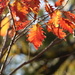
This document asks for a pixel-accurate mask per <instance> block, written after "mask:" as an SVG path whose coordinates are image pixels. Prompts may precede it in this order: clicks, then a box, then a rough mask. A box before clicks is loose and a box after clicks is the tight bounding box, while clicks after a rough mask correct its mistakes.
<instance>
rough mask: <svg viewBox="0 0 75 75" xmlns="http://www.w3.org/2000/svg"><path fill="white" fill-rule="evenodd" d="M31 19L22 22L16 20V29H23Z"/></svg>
mask: <svg viewBox="0 0 75 75" xmlns="http://www.w3.org/2000/svg"><path fill="white" fill-rule="evenodd" d="M29 22H30V21H28V20H26V21H25V22H22V21H15V25H16V26H15V27H16V30H17V31H18V30H21V29H23V28H25V27H26V26H27V25H28V24H29Z"/></svg>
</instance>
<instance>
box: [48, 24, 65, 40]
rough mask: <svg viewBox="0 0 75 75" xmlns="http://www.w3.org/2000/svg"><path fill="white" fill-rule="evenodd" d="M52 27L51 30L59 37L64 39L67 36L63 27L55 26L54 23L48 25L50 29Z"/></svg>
mask: <svg viewBox="0 0 75 75" xmlns="http://www.w3.org/2000/svg"><path fill="white" fill-rule="evenodd" d="M49 29H50V32H52V33H53V34H55V35H56V36H58V38H60V39H63V38H65V36H66V33H65V32H63V29H60V28H59V27H55V26H54V25H48V30H49Z"/></svg>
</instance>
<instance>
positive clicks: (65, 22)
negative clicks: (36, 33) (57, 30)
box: [60, 18, 75, 33]
mask: <svg viewBox="0 0 75 75" xmlns="http://www.w3.org/2000/svg"><path fill="white" fill-rule="evenodd" d="M60 27H62V28H63V29H64V30H67V31H69V32H70V33H73V28H75V26H74V24H73V23H72V22H71V21H69V20H68V19H64V18H61V19H60Z"/></svg>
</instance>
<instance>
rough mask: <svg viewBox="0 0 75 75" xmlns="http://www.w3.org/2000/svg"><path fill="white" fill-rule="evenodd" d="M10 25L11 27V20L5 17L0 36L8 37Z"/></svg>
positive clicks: (0, 27)
mask: <svg viewBox="0 0 75 75" xmlns="http://www.w3.org/2000/svg"><path fill="white" fill-rule="evenodd" d="M9 25H10V22H9V18H8V17H5V18H4V19H3V20H2V22H1V25H0V35H1V36H5V35H6V32H7V30H8V28H9Z"/></svg>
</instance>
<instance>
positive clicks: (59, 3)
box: [55, 0, 64, 7]
mask: <svg viewBox="0 0 75 75" xmlns="http://www.w3.org/2000/svg"><path fill="white" fill-rule="evenodd" d="M63 1H64V0H58V1H56V2H55V6H56V7H58V6H61V5H62V3H63Z"/></svg>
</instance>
